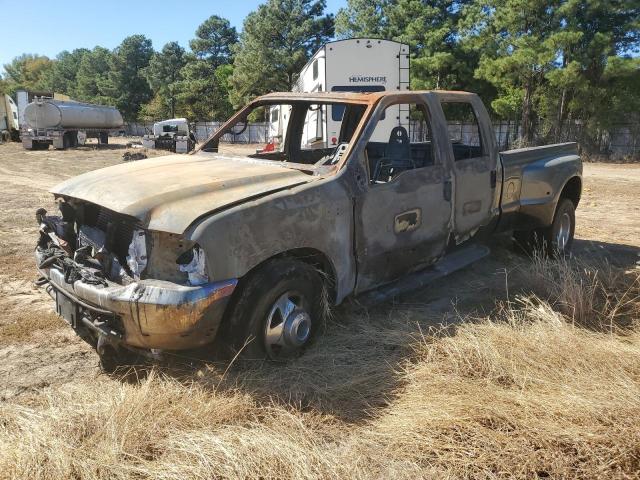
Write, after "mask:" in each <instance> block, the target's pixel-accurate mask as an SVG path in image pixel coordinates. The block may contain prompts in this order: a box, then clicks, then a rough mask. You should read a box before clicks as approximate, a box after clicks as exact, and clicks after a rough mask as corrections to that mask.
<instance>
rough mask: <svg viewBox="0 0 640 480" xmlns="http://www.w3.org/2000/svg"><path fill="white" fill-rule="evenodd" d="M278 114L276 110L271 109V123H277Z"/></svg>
mask: <svg viewBox="0 0 640 480" xmlns="http://www.w3.org/2000/svg"><path fill="white" fill-rule="evenodd" d="M278 113H279V110H278V109H277V108H272V109H271V122H277V121H278Z"/></svg>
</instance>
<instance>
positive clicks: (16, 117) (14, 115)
mask: <svg viewBox="0 0 640 480" xmlns="http://www.w3.org/2000/svg"><path fill="white" fill-rule="evenodd" d="M13 118H15V119H16V120H17V119H18V114H17V113H16V112H13Z"/></svg>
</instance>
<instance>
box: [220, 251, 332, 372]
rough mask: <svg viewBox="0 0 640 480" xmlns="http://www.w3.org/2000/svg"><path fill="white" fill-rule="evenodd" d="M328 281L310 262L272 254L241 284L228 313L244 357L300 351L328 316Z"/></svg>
mask: <svg viewBox="0 0 640 480" xmlns="http://www.w3.org/2000/svg"><path fill="white" fill-rule="evenodd" d="M322 289H323V284H322V280H321V278H320V275H319V274H318V272H317V271H316V270H315V269H314V268H313V267H312V266H310V265H308V264H306V263H303V262H300V261H297V260H293V259H285V258H282V259H275V260H270V261H269V262H267V263H266V264H265V265H264V266H262V267H260V268H259V269H258V270H257V271H256V272H254V273H252V274H250V276H249V277H248V278H247V279H246V282H245V283H244V284H243V285H241V287H240V291H239V296H238V297H237V298H235V299H234V302H233V304H232V305H231V312H230V315H229V317H228V319H227V322H228V325H227V329H228V336H229V340H230V342H231V344H232V346H233V347H234V349H235V350H237V351H241V355H242V356H243V357H244V358H251V359H256V358H268V359H270V360H275V361H281V360H287V359H290V358H294V357H297V356H299V355H300V354H301V353H302V352H303V351H304V349H305V348H306V347H307V346H308V345H309V343H310V342H311V340H312V339H313V337H314V335H315V333H316V331H317V330H318V327H319V325H320V323H321V320H322Z"/></svg>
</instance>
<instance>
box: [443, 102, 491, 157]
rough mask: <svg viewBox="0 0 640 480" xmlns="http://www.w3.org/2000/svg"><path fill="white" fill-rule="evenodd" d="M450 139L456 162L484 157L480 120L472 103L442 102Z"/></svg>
mask: <svg viewBox="0 0 640 480" xmlns="http://www.w3.org/2000/svg"><path fill="white" fill-rule="evenodd" d="M442 111H443V112H444V117H445V118H446V119H447V128H448V130H449V138H450V139H451V144H452V148H453V156H454V158H455V160H456V161H458V160H467V159H470V158H477V157H481V156H482V138H481V136H480V129H479V128H478V120H477V118H476V114H475V112H474V111H473V107H472V106H471V104H470V103H466V102H442Z"/></svg>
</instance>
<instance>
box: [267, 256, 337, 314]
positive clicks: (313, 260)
mask: <svg viewBox="0 0 640 480" xmlns="http://www.w3.org/2000/svg"><path fill="white" fill-rule="evenodd" d="M272 258H295V259H296V260H299V261H301V262H304V263H306V264H308V265H311V266H312V267H313V268H315V269H316V270H317V271H318V272H319V273H320V275H321V276H322V282H323V283H324V285H325V286H326V288H327V293H328V294H329V300H330V301H331V303H332V304H334V303H335V299H336V271H335V269H334V267H333V264H332V263H331V260H330V259H329V257H327V256H326V255H325V254H324V253H322V252H321V251H320V250H316V249H315V248H296V249H293V250H288V251H286V252H282V253H280V254H278V255H276V256H274V257H271V258H270V259H269V260H271V259H272Z"/></svg>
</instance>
